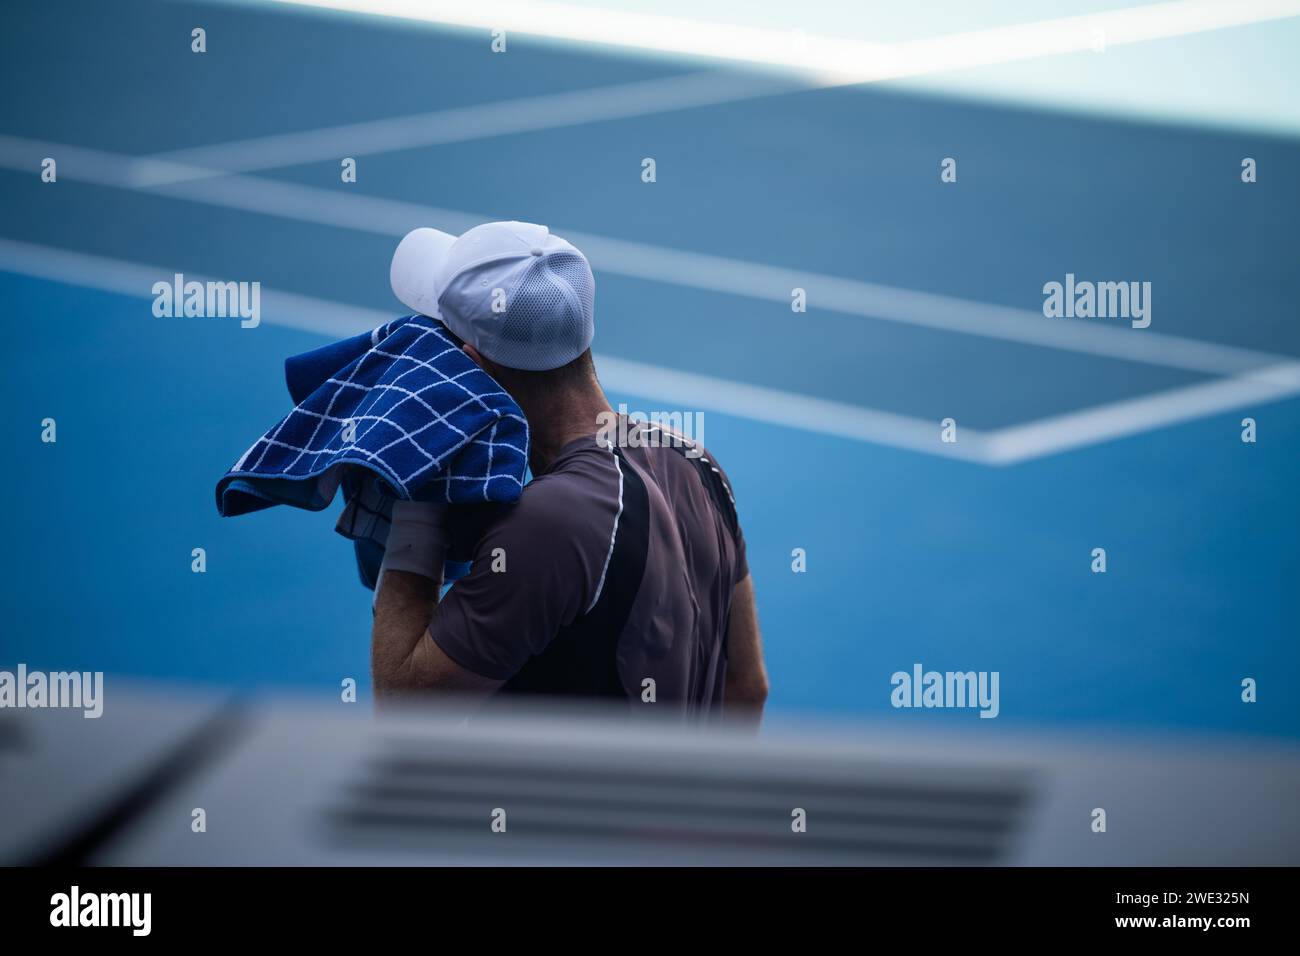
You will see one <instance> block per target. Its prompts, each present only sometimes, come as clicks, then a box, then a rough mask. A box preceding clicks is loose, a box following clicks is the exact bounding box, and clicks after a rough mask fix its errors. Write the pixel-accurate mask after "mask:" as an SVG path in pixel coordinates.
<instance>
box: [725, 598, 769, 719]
mask: <svg viewBox="0 0 1300 956" xmlns="http://www.w3.org/2000/svg"><path fill="white" fill-rule="evenodd" d="M766 700H767V668H766V667H764V666H763V639H762V636H761V635H760V634H759V632H758V609H757V607H755V605H754V581H753V578H751V577H750V576H749V575H745V579H744V580H743V581H741V582H740V583H739V584H737V585H736V586H735V588H734V589H733V590H732V592H731V620H730V623H729V624H728V627H727V677H726V681H725V683H724V684H723V688H722V705H723V713H724V714H725V715H726V717H727V719H728V721H731V720H732V719H735V720H737V721H739V722H744V723H752V724H753V725H754V726H755V727H757V726H758V723H759V721H760V720H762V717H763V704H764V702H766Z"/></svg>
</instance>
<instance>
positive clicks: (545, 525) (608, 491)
mask: <svg viewBox="0 0 1300 956" xmlns="http://www.w3.org/2000/svg"><path fill="white" fill-rule="evenodd" d="M613 467H614V466H613V464H612V462H608V461H606V462H602V461H599V460H596V459H595V458H594V456H593V460H591V461H586V462H583V463H582V464H581V466H579V467H576V468H567V469H565V470H563V471H556V472H550V473H548V474H545V475H540V476H538V477H536V478H534V479H533V480H532V481H530V482H528V484H526V485H525V486H524V490H523V492H522V493H521V494H520V496H519V500H518V501H517V502H515V503H514V504H513V505H512V506H510V507H509V508H508V509H506V510H505V511H504V512H503V513H502V514H501V516H500V517H499V518H498V519H497V521H496V522H495V526H494V530H495V531H496V532H498V533H499V534H507V535H512V536H513V535H518V534H524V535H529V536H532V535H539V536H540V535H544V536H549V537H550V538H552V539H569V540H573V539H580V540H581V539H584V538H589V539H592V540H594V541H600V540H602V539H603V540H604V541H605V543H606V545H607V544H608V537H609V526H610V522H611V521H613V520H614V517H615V515H616V513H617V511H618V507H619V494H618V474H617V472H615V471H614V470H613Z"/></svg>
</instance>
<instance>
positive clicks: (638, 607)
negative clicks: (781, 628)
mask: <svg viewBox="0 0 1300 956" xmlns="http://www.w3.org/2000/svg"><path fill="white" fill-rule="evenodd" d="M392 283H393V290H394V292H395V293H396V294H397V297H398V298H399V299H401V301H402V302H403V303H405V304H406V305H407V306H409V307H410V308H412V309H414V310H415V311H417V312H420V313H422V314H425V315H430V316H434V317H436V318H439V319H440V320H442V321H443V322H444V323H445V324H446V325H447V327H448V328H449V329H451V331H452V332H454V333H455V334H456V335H457V336H459V337H460V338H461V339H462V340H463V341H464V343H465V344H464V350H465V352H466V353H467V354H468V355H469V356H470V357H471V358H472V359H473V360H474V361H475V362H477V363H478V364H479V365H480V366H482V368H483V369H484V370H485V371H487V372H488V373H489V374H490V375H491V376H492V377H493V378H494V379H495V380H496V381H497V382H498V383H500V385H501V386H502V387H503V388H504V389H506V391H508V392H509V393H510V395H511V396H512V397H513V398H514V400H515V401H516V402H517V403H518V405H519V407H520V408H521V409H522V410H523V412H524V415H525V417H526V418H527V419H528V423H529V426H530V430H531V443H530V449H529V465H530V467H531V470H532V473H533V480H532V481H531V482H529V483H528V484H527V485H526V486H525V487H524V489H523V494H522V496H521V498H520V500H519V501H518V503H517V504H515V505H513V506H511V507H510V508H508V509H507V510H506V511H505V512H504V513H503V514H502V515H501V516H499V517H497V518H495V519H494V520H493V521H492V522H491V523H490V525H489V526H488V527H487V529H486V531H484V532H483V533H482V536H481V537H480V538H479V540H478V543H477V545H476V546H475V549H474V557H473V563H472V568H471V570H470V572H469V574H468V575H467V576H466V577H464V578H462V579H460V580H459V581H457V582H456V584H455V585H454V586H453V587H452V588H451V589H450V590H449V591H448V592H447V594H446V596H445V597H444V598H443V599H442V600H441V601H438V599H437V596H438V593H439V591H440V589H441V583H442V581H441V578H442V564H443V557H444V554H445V550H446V541H447V536H448V532H447V521H446V518H447V515H446V508H445V506H441V505H432V504H427V503H420V502H408V501H399V502H396V503H395V505H394V508H393V523H392V530H391V532H390V535H389V538H388V545H387V552H386V557H385V560H384V565H383V570H382V572H381V575H380V580H379V583H378V588H377V594H376V600H375V618H374V630H373V635H372V652H371V664H372V670H373V676H374V681H375V688H376V691H377V693H378V694H379V695H381V696H391V695H394V694H399V693H403V692H409V691H422V690H433V691H458V692H462V693H469V694H475V695H489V694H497V693H514V692H519V693H544V694H555V695H564V696H574V697H603V698H612V699H617V700H623V701H626V702H628V704H629V705H630V706H633V707H641V706H650V705H649V703H648V700H649V699H651V698H652V699H653V701H654V704H653V706H654V707H655V708H656V709H657V710H663V709H675V710H677V711H678V712H680V713H682V714H684V715H686V716H688V717H694V718H709V719H711V718H716V717H717V716H719V715H720V714H721V712H722V709H723V708H724V707H725V709H726V714H727V716H728V717H732V716H736V715H740V716H741V717H742V718H745V719H747V720H750V721H754V722H756V721H757V719H758V717H759V716H760V715H761V712H762V707H763V702H764V700H765V699H766V696H767V677H766V673H765V670H764V666H763V654H762V647H761V641H760V637H759V631H758V619H757V615H756V612H755V607H754V589H753V584H752V583H751V581H750V578H749V572H748V566H747V564H746V560H745V542H744V537H743V535H742V534H741V530H740V526H739V523H738V521H737V518H736V511H735V505H734V502H733V499H732V495H731V488H730V484H729V482H728V480H727V477H726V475H725V474H724V473H723V472H722V470H721V468H719V467H718V465H717V463H716V462H715V461H713V459H712V458H711V456H709V455H708V454H707V453H705V452H704V450H703V449H702V448H699V447H697V446H692V445H690V444H689V443H687V442H685V441H684V440H681V441H678V440H675V439H670V440H668V441H663V440H662V439H660V440H658V441H653V440H647V439H650V438H651V436H649V435H648V434H647V431H646V429H645V428H643V427H640V426H637V425H635V424H631V425H629V424H628V423H626V422H624V423H622V424H623V426H624V430H620V429H609V428H608V427H605V428H603V429H602V427H601V423H602V422H604V423H608V422H609V421H610V420H611V417H612V416H613V412H612V410H611V409H610V405H609V402H608V401H607V400H606V398H605V394H604V392H603V391H602V389H601V386H600V383H599V382H598V381H597V379H596V370H595V367H594V365H593V363H592V357H591V350H590V344H591V340H592V337H593V335H594V321H593V313H594V303H595V281H594V279H593V278H592V275H591V269H590V267H589V266H588V264H587V261H586V259H585V258H584V257H583V256H582V254H581V253H580V252H578V250H577V249H575V248H574V247H573V246H572V245H570V244H569V243H568V242H565V241H564V240H563V239H561V238H559V237H558V236H553V235H551V234H550V233H549V231H548V230H547V228H546V227H545V226H537V225H532V224H529V223H520V222H504V223H488V224H486V225H482V226H478V227H476V228H474V229H471V230H469V231H468V232H466V233H465V234H464V235H463V236H460V237H459V238H458V237H455V236H451V235H448V234H446V233H441V232H437V231H436V230H433V229H417V230H415V231H414V232H412V233H411V234H410V235H408V236H407V237H406V238H405V239H403V240H402V242H401V244H400V245H399V247H398V250H397V252H396V254H395V255H394V257H393V267H392ZM625 431H626V433H628V434H630V435H632V436H633V437H634V438H635V440H629V441H627V442H626V443H625V444H623V445H620V444H617V443H616V442H614V441H612V440H609V436H610V435H619V434H624V432H625Z"/></svg>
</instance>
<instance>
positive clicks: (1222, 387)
mask: <svg viewBox="0 0 1300 956" xmlns="http://www.w3.org/2000/svg"><path fill="white" fill-rule="evenodd" d="M1293 395H1300V362H1284V363H1281V364H1278V365H1275V366H1273V367H1271V368H1268V369H1261V370H1259V371H1255V372H1248V373H1246V374H1244V375H1240V376H1236V377H1233V378H1225V379H1218V380H1215V381H1212V382H1201V383H1199V384H1197V385H1189V386H1185V387H1183V388H1173V389H1168V390H1166V391H1163V392H1157V393H1155V394H1153V395H1143V396H1140V397H1138V398H1129V399H1124V400H1123V401H1118V402H1110V403H1108V404H1105V405H1098V406H1096V407H1093V408H1085V409H1080V410H1079V411H1075V412H1067V413H1066V414H1063V415H1054V416H1052V417H1050V418H1044V419H1040V420H1039V421H1036V422H1029V423H1027V424H1024V425H1013V426H1011V427H1009V428H1003V429H1001V430H1000V431H997V432H995V433H993V434H991V435H989V437H988V446H987V448H986V450H985V451H986V455H987V458H986V463H987V464H990V465H1000V464H1013V463H1016V462H1022V461H1026V460H1028V459H1030V458H1041V457H1044V456H1046V455H1053V454H1057V453H1059V452H1063V451H1069V450H1071V449H1074V448H1086V447H1088V446H1089V445H1096V444H1099V443H1101V442H1105V441H1114V440H1115V439H1118V438H1125V437H1127V436H1129V435H1137V434H1141V433H1142V432H1147V431H1152V430H1154V429H1156V428H1165V427H1168V426H1169V425H1177V424H1180V423H1182V422H1190V421H1195V420H1196V419H1198V418H1205V417H1207V416H1210V415H1217V414H1219V413H1220V412H1228V411H1232V410H1233V409H1241V408H1248V407H1250V406H1254V405H1261V404H1267V403H1268V402H1275V401H1278V400H1280V399H1284V398H1289V397H1291V396H1293Z"/></svg>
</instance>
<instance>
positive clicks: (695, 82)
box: [135, 72, 806, 186]
mask: <svg viewBox="0 0 1300 956" xmlns="http://www.w3.org/2000/svg"><path fill="white" fill-rule="evenodd" d="M805 88H806V84H803V83H799V82H797V81H791V80H789V79H784V80H782V79H777V78H773V77H763V76H756V75H753V74H742V73H721V72H719V73H691V74H689V75H685V76H671V77H667V78H663V79H656V80H646V81H643V82H639V83H624V84H620V85H617V86H605V87H597V88H594V89H585V90H574V91H571V92H565V93H549V94H545V95H542V96H529V97H523V98H520V99H513V100H501V101H497V102H492V103H476V104H473V105H470V106H460V107H456V108H454V109H446V110H438V111H436V112H429V113H419V114H416V115H413V116H395V117H390V118H388V119H381V120H372V121H369V122H361V123H348V124H346V125H341V126H330V127H326V128H324V129H313V130H302V131H298V132H293V133H281V134H278V135H274V136H259V137H256V138H254V139H244V140H236V141H233V142H227V143H218V144H215V145H212V146H199V147H195V148H191V149H181V150H173V151H169V152H165V153H155V154H153V155H152V156H150V157H149V158H150V159H154V160H159V161H162V162H164V163H171V164H177V165H174V166H155V167H149V168H147V169H143V170H141V171H139V172H137V174H136V180H135V182H136V184H137V185H140V186H151V185H159V184H162V183H166V182H177V181H179V180H181V179H187V178H195V179H199V178H204V177H207V176H221V175H225V174H226V173H247V172H254V171H257V170H263V169H278V168H282V167H285V166H295V165H300V164H303V163H311V162H317V161H320V160H326V159H329V160H334V161H336V162H337V161H338V160H340V159H342V158H343V157H344V156H352V157H357V156H373V155H376V154H379V153H389V152H394V151H397V150H403V149H416V148H420V147H428V146H440V145H443V144H446V143H462V142H466V141H469V140H477V139H486V138H488V137H492V136H509V135H512V134H517V133H527V132H536V131H538V130H545V129H556V128H558V127H563V126H576V125H579V124H582V123H597V122H601V121H604V120H616V119H626V118H628V117H632V116H645V115H648V114H652V113H664V112H669V111H672V110H684V109H690V108H693V107H698V106H708V105H713V104H717V103H733V102H736V101H738V100H744V99H752V98H755V97H761V96H771V95H773V94H777V93H786V92H790V91H791V90H796V89H805ZM187 167H192V168H187Z"/></svg>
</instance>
